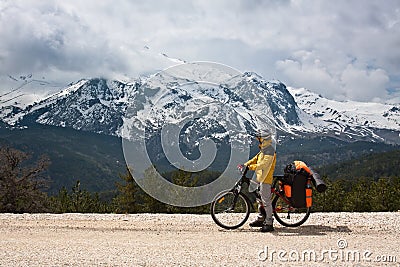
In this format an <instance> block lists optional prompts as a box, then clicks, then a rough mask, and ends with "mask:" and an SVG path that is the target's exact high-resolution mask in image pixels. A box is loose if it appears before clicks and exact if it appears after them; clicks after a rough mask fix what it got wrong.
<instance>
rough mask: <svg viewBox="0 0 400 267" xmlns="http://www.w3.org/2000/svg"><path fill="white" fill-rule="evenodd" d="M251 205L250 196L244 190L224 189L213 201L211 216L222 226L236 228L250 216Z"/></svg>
mask: <svg viewBox="0 0 400 267" xmlns="http://www.w3.org/2000/svg"><path fill="white" fill-rule="evenodd" d="M250 205H251V204H250V200H249V198H248V197H247V196H246V195H244V194H243V193H242V192H239V193H234V192H232V191H223V192H221V193H220V194H218V195H217V196H216V197H215V200H214V201H213V202H211V217H212V218H213V220H214V222H215V223H216V224H217V225H218V226H220V227H222V228H225V229H229V230H231V229H236V228H239V227H240V226H242V225H243V224H244V223H245V222H246V221H247V219H248V218H249V215H250V209H251V206H250Z"/></svg>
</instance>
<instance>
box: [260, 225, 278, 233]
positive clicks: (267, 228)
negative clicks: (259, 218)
mask: <svg viewBox="0 0 400 267" xmlns="http://www.w3.org/2000/svg"><path fill="white" fill-rule="evenodd" d="M273 231H275V229H274V226H273V225H272V224H266V223H265V222H264V223H263V225H262V227H261V232H263V233H266V232H273Z"/></svg>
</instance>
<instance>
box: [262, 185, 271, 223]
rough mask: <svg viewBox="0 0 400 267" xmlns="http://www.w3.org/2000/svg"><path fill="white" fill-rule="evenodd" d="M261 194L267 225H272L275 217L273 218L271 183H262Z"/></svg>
mask: <svg viewBox="0 0 400 267" xmlns="http://www.w3.org/2000/svg"><path fill="white" fill-rule="evenodd" d="M260 196H261V201H262V203H263V206H264V210H265V220H264V223H265V224H267V225H272V224H273V219H272V199H271V185H270V184H265V183H261V184H260Z"/></svg>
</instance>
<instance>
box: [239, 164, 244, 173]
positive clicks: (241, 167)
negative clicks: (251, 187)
mask: <svg viewBox="0 0 400 267" xmlns="http://www.w3.org/2000/svg"><path fill="white" fill-rule="evenodd" d="M237 169H238V170H239V171H240V172H243V171H244V170H245V169H246V166H245V165H242V164H238V165H237Z"/></svg>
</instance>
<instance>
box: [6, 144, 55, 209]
mask: <svg viewBox="0 0 400 267" xmlns="http://www.w3.org/2000/svg"><path fill="white" fill-rule="evenodd" d="M29 159H30V157H29V155H28V154H27V153H25V152H22V151H20V150H17V149H13V148H9V147H2V148H0V211H1V212H14V213H22V212H43V211H46V210H47V209H46V200H47V195H46V194H45V193H44V192H43V191H42V190H43V189H45V188H46V186H47V180H46V179H45V177H44V174H43V173H44V171H45V170H46V169H47V167H48V165H49V160H48V159H47V158H46V157H41V158H40V159H39V160H38V161H37V162H36V163H34V164H32V165H28V164H27V162H28V160H29Z"/></svg>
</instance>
